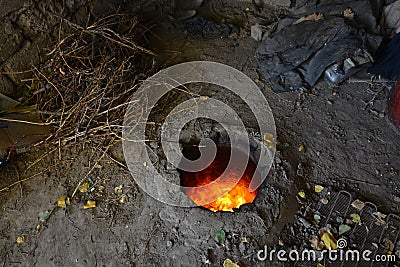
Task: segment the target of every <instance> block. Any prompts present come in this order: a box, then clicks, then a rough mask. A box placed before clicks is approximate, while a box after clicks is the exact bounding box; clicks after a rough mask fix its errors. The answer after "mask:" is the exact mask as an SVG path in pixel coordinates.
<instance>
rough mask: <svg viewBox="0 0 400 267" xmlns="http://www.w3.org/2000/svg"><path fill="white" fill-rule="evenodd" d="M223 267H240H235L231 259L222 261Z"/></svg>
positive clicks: (236, 266)
mask: <svg viewBox="0 0 400 267" xmlns="http://www.w3.org/2000/svg"><path fill="white" fill-rule="evenodd" d="M223 266H224V267H240V266H239V265H237V264H236V263H234V262H233V261H232V260H231V259H226V260H225V261H224V265H223Z"/></svg>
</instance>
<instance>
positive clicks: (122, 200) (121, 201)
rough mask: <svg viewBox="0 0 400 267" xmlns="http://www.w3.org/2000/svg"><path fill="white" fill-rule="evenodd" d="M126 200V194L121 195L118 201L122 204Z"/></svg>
mask: <svg viewBox="0 0 400 267" xmlns="http://www.w3.org/2000/svg"><path fill="white" fill-rule="evenodd" d="M126 200H127V198H126V196H125V195H123V196H122V197H121V198H120V199H119V202H120V203H122V204H124V203H125V202H126Z"/></svg>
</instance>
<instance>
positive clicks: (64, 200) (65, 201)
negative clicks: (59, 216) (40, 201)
mask: <svg viewBox="0 0 400 267" xmlns="http://www.w3.org/2000/svg"><path fill="white" fill-rule="evenodd" d="M70 204H71V201H70V200H69V197H66V196H61V197H60V198H59V199H58V201H57V206H58V207H59V208H62V209H65V208H66V207H67V205H70Z"/></svg>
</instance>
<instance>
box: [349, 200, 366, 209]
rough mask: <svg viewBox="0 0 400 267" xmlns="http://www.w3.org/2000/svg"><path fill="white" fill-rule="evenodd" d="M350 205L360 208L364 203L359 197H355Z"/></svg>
mask: <svg viewBox="0 0 400 267" xmlns="http://www.w3.org/2000/svg"><path fill="white" fill-rule="evenodd" d="M351 206H352V207H353V208H355V209H358V210H362V209H363V208H364V206H365V203H364V202H362V201H361V200H359V199H356V200H354V201H353V203H351Z"/></svg>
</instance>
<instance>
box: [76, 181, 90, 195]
mask: <svg viewBox="0 0 400 267" xmlns="http://www.w3.org/2000/svg"><path fill="white" fill-rule="evenodd" d="M89 187H90V184H89V183H88V182H86V183H83V184H80V185H79V186H78V190H79V192H81V193H86V192H87V191H88V190H89Z"/></svg>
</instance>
